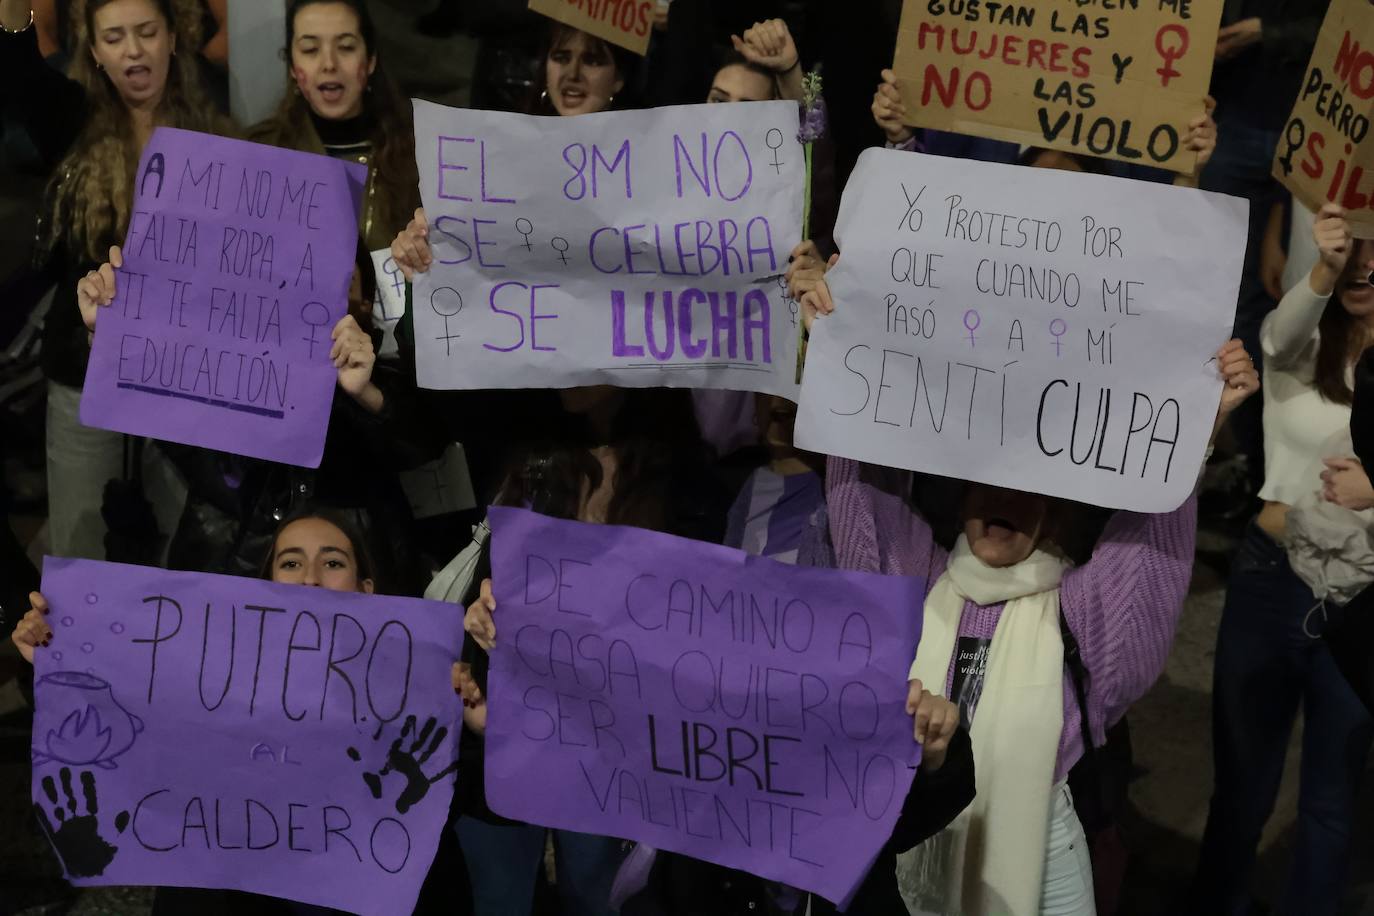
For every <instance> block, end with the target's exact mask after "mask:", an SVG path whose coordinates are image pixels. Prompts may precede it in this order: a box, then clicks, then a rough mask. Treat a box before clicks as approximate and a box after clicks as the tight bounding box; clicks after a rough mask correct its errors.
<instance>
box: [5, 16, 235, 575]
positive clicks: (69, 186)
mask: <svg viewBox="0 0 1374 916" xmlns="http://www.w3.org/2000/svg"><path fill="white" fill-rule="evenodd" d="M72 27H73V33H74V42H73V49H72V58H71V64H70V67H69V70H68V75H67V76H63V75H62V74H60V73H58V72H57V71H55V70H53V69H51V68H50V67H48V66H47V65H46V64H45V63H44V62H43V58H42V56H41V54H40V53H39V49H38V36H37V34H36V30H35V29H34V28H33V10H32V8H31V7H30V5H29V3H28V0H0V105H3V107H4V108H5V110H6V111H8V112H10V113H12V115H13V116H14V117H15V118H16V119H17V120H18V121H19V122H20V123H21V124H22V125H23V127H25V128H26V129H27V130H28V132H29V134H30V136H32V137H33V138H34V140H35V143H36V145H37V147H38V150H39V154H40V156H41V157H42V159H43V162H44V163H45V165H47V166H48V167H49V168H51V169H52V179H51V183H50V185H49V188H48V195H47V202H46V204H45V207H44V210H43V213H42V217H41V219H40V224H39V230H38V240H39V252H40V255H42V256H46V257H50V258H51V259H52V261H51V263H52V264H53V265H54V266H55V268H56V270H57V273H58V283H57V294H56V295H57V298H56V299H55V300H54V302H53V304H52V306H51V308H50V309H49V311H48V315H47V321H46V323H45V327H44V337H43V369H44V372H45V373H46V375H47V377H48V428H47V436H48V442H47V454H48V494H49V523H48V527H49V541H50V549H51V551H52V553H54V554H56V555H58V556H80V557H91V558H96V559H99V558H102V557H103V556H104V536H105V524H104V522H103V520H102V519H101V514H100V507H101V499H102V495H103V491H104V487H105V483H106V482H107V481H109V480H111V479H113V478H115V477H118V476H119V475H120V472H121V466H122V459H123V449H122V437H121V436H119V435H118V434H116V433H110V432H106V431H104V430H95V429H87V428H84V427H82V426H81V422H80V420H79V419H78V405H79V403H80V398H81V385H82V382H83V381H84V379H85V375H86V360H87V359H88V357H89V355H90V340H89V337H88V335H87V332H86V328H85V327H84V325H83V324H82V320H81V315H80V312H79V310H78V309H77V306H76V303H75V302H74V301H72V298H71V297H72V295H73V291H74V290H75V289H76V286H77V282H78V281H79V280H80V279H81V278H82V277H83V276H85V275H86V274H87V273H88V272H89V271H91V269H92V268H94V267H95V266H96V265H98V264H100V263H101V262H103V261H105V260H106V258H107V257H108V253H109V251H110V248H111V247H112V246H114V245H116V244H118V243H119V242H120V240H121V239H122V238H123V236H124V233H125V230H126V229H127V228H128V223H129V213H130V210H131V209H132V206H133V197H134V190H133V189H134V171H135V169H136V168H137V166H138V160H139V156H140V155H141V153H142V150H143V146H144V144H146V143H147V142H148V138H149V137H151V136H152V133H153V130H154V129H155V128H156V127H159V126H169V127H180V128H185V129H188V130H198V131H204V132H211V133H228V132H230V131H231V129H232V125H231V124H230V123H229V122H228V121H227V120H226V119H224V118H223V117H222V116H221V115H219V114H217V113H216V112H215V110H214V108H213V106H212V105H211V104H210V103H209V101H208V100H207V98H206V95H205V92H204V89H203V87H202V85H201V81H200V75H199V70H198V66H197V64H196V61H195V57H196V49H198V48H199V47H200V46H201V35H200V29H201V14H200V7H199V5H198V4H197V3H196V2H194V0H76V2H75V3H74V4H73V7H72ZM178 49H184V53H182V54H178V53H177V52H178Z"/></svg>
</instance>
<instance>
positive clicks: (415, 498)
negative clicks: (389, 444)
mask: <svg viewBox="0 0 1374 916" xmlns="http://www.w3.org/2000/svg"><path fill="white" fill-rule="evenodd" d="M396 476H397V477H398V478H399V479H400V481H401V489H402V490H404V491H405V494H406V499H407V500H408V501H409V502H410V513H411V515H413V516H414V517H415V518H416V519H417V520H419V519H424V518H433V517H434V516H436V515H447V514H449V513H450V512H461V511H463V510H464V509H471V508H474V507H475V506H476V505H477V497H476V496H474V495H473V492H472V477H471V475H470V474H469V473H468V457H467V452H465V451H464V450H463V445H462V443H461V442H451V443H449V446H448V448H446V449H444V453H443V454H442V455H440V456H439V457H438V458H435V459H434V460H433V461H430V462H427V463H425V464H422V465H420V466H419V467H418V468H415V469H413V470H410V471H401V472H400V473H398V474H397V475H396Z"/></svg>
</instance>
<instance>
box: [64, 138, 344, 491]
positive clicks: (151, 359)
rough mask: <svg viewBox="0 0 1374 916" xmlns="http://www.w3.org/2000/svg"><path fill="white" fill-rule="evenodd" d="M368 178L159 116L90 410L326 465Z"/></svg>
mask: <svg viewBox="0 0 1374 916" xmlns="http://www.w3.org/2000/svg"><path fill="white" fill-rule="evenodd" d="M366 180H367V170H366V169H365V168H363V167H362V166H359V165H357V164H356V163H351V162H341V161H339V160H336V159H330V158H328V157H326V156H316V155H312V154H309V153H298V152H294V151H291V150H282V149H277V148H275V147H270V146H262V145H259V144H256V143H246V142H243V141H240V140H228V139H225V138H223V137H214V136H210V135H207V134H199V133H195V132H193V131H186V130H175V129H173V128H167V127H160V128H158V129H157V130H156V131H155V132H154V133H153V137H152V139H151V140H149V141H148V145H147V146H146V147H145V148H144V150H143V158H142V159H141V160H140V161H139V164H138V173H137V175H136V176H135V186H134V187H135V194H134V208H133V214H132V215H131V216H130V218H129V231H128V234H127V236H126V237H125V240H124V248H123V251H124V266H123V269H121V270H120V271H119V272H118V277H117V296H116V298H115V301H114V304H113V305H112V306H110V307H109V308H107V309H103V310H102V311H101V313H100V317H99V319H98V320H97V322H96V335H95V340H94V342H93V343H92V345H91V359H90V363H89V364H88V365H87V367H86V385H85V389H84V390H83V391H82V395H81V422H82V423H84V424H85V425H87V426H95V427H99V428H101V429H112V430H116V431H118V432H125V433H133V434H135V435H140V436H151V437H153V438H157V439H166V440H168V441H171V442H184V443H186V444H188V445H202V446H205V447H207V448H213V449H218V450H220V451H225V452H233V453H235V454H239V455H250V456H252V457H255V458H266V459H269V460H272V461H282V462H285V463H288V464H296V465H302V466H305V467H318V466H319V464H320V456H321V455H322V454H323V452H324V437H325V430H326V428H327V427H328V425H329V408H330V405H331V404H332V402H333V391H334V383H335V377H336V374H335V370H334V367H333V365H332V363H331V362H330V360H329V348H330V344H331V341H330V332H331V331H332V330H333V327H334V324H335V323H336V322H338V321H339V319H341V318H342V317H343V316H344V314H345V313H346V312H347V310H348V287H349V283H350V281H351V279H352V276H353V266H354V262H355V260H356V253H357V234H358V231H357V221H358V206H359V203H360V201H361V195H362V188H363V185H364V183H365V182H366Z"/></svg>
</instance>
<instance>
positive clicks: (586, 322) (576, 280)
mask: <svg viewBox="0 0 1374 916" xmlns="http://www.w3.org/2000/svg"><path fill="white" fill-rule="evenodd" d="M797 128H798V114H797V106H796V104H795V103H792V102H750V103H738V104H733V105H693V106H683V107H676V108H663V109H652V110H648V111H625V112H607V113H603V114H594V115H582V116H579V117H575V118H545V117H532V116H529V115H516V114H507V113H503V112H493V111H473V110H468V109H454V108H445V107H444V106H441V105H435V104H433V103H429V102H423V101H416V102H415V138H416V156H417V161H418V163H419V167H420V192H421V196H422V198H423V200H424V205H425V213H426V216H427V218H428V221H429V227H430V229H429V241H430V245H431V247H432V248H433V252H434V263H433V266H432V267H431V268H430V269H429V271H428V272H427V273H425V274H421V275H419V276H418V277H417V279H416V282H415V287H414V309H413V314H414V321H415V339H416V360H417V374H418V380H419V383H420V385H421V386H422V387H425V388H529V387H552V388H567V387H573V386H579V385H594V384H615V385H621V386H626V387H649V386H673V387H677V386H681V387H692V388H731V389H738V390H745V391H761V392H766V393H768V394H777V395H782V396H784V397H788V398H791V399H793V400H795V399H796V393H797V385H796V350H797V333H798V327H797V322H798V314H797V306H796V303H795V302H791V301H790V300H788V299H786V293H785V290H784V289H783V286H782V284H781V282H780V275H781V274H782V273H783V271H784V270H786V268H787V258H788V255H789V253H790V252H791V250H792V248H793V247H794V246H795V245H796V244H797V242H798V241H800V238H801V208H802V188H803V181H804V176H805V164H804V160H803V154H802V148H801V144H800V143H798V142H797Z"/></svg>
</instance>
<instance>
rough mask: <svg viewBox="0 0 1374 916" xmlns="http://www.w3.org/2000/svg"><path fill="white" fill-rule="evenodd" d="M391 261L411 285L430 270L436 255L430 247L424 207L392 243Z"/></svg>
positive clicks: (417, 211)
mask: <svg viewBox="0 0 1374 916" xmlns="http://www.w3.org/2000/svg"><path fill="white" fill-rule="evenodd" d="M391 259H392V260H393V261H395V262H396V266H397V267H399V268H400V269H401V273H402V274H404V275H405V278H406V280H407V281H409V282H411V283H414V282H415V275H416V274H418V273H424V272H425V271H427V270H429V265H430V263H431V262H432V261H433V260H434V253H433V252H432V251H431V250H430V247H429V222H428V221H427V220H426V219H425V208H424V207H420V208H418V209H417V210H416V211H415V215H414V216H413V217H412V218H411V220H410V222H408V223H406V227H405V228H404V229H402V230H401V231H400V232H399V233H397V235H396V239H395V240H394V241H393V242H392V243H391Z"/></svg>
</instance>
